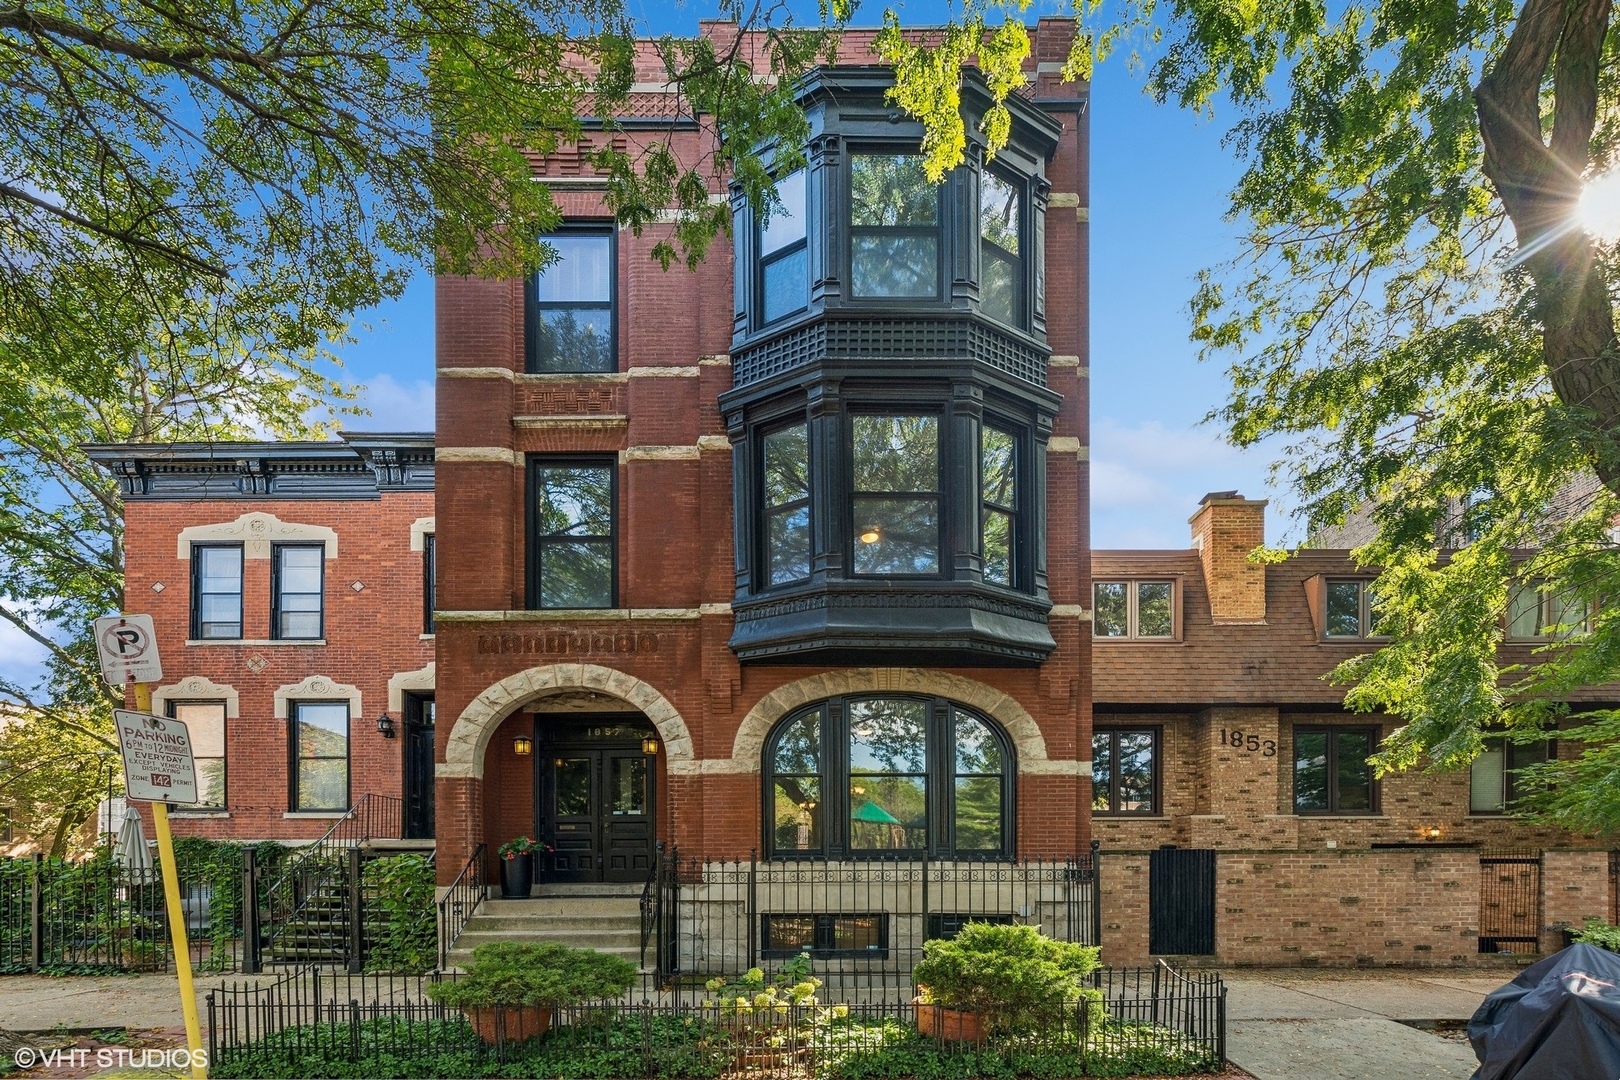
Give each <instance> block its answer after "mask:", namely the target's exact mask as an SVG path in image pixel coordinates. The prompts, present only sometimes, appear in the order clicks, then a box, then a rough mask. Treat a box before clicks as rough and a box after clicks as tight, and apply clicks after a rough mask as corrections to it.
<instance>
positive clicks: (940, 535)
mask: <svg viewBox="0 0 1620 1080" xmlns="http://www.w3.org/2000/svg"><path fill="white" fill-rule="evenodd" d="M859 417H879V418H885V419H899V418H910V417H931V418H932V419H933V421H934V490H933V491H931V492H930V491H862V490H857V489H856V487H855V484H856V480H855V421H856V419H857V418H859ZM842 426H843V440H842V443H841V448H842V451H843V454H842V456H843V461H842V462H841V465H842V470H841V471H842V475H843V477H844V479H845V483H844V485H843V492H842V500H841V501H842V502H843V507H842V510H843V512H844V513H845V514H846V515H848V521H849V528H848V530H847V531H846V533H845V535H844V542H843V548H844V557H845V559H846V560H847V561H846V562H845V563H844V566H845V567H846V571H845V576H846V577H847V578H848V579H849V580H851V581H941V580H945V579H947V578H948V577H950V575H951V566H950V553H949V552H948V551H947V550H946V538H947V537H948V535H949V533H950V529H949V519H948V518H947V517H946V515H947V514H948V513H949V511H950V504H949V503H948V502H947V496H948V494H949V489H948V484H947V481H946V478H947V476H948V475H949V473H950V469H949V458H950V455H951V448H950V445H949V444H950V434H949V427H950V417H949V414H948V413H947V412H946V410H945V409H944V408H943V407H942V406H941V405H939V404H934V405H931V406H930V405H903V404H899V403H895V404H893V405H890V404H887V403H885V402H882V401H860V402H856V403H854V405H853V407H851V408H849V409H846V410H844V414H843V425H842ZM975 495H977V493H975ZM863 498H864V499H874V500H876V499H887V500H891V501H900V500H909V501H913V502H922V501H924V500H927V499H930V498H931V499H933V501H934V533H935V537H934V562H935V567H936V568H935V570H934V572H933V573H932V574H928V573H922V574H863V573H861V572H860V571H859V570H857V569H856V568H855V560H856V554H857V552H858V551H859V545H860V543H861V539H860V534H859V533H858V532H857V531H856V530H857V529H859V528H860V527H861V526H860V522H859V515H858V514H857V512H856V509H855V506H856V501H857V500H858V499H863Z"/></svg>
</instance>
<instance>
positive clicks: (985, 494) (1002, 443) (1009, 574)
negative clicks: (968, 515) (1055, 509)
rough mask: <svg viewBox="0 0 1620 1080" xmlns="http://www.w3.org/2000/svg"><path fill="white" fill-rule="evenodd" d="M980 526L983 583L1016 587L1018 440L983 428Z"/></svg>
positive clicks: (980, 465)
mask: <svg viewBox="0 0 1620 1080" xmlns="http://www.w3.org/2000/svg"><path fill="white" fill-rule="evenodd" d="M979 494H980V499H981V502H982V506H981V518H980V525H981V528H982V531H983V540H982V542H981V545H980V546H981V550H982V553H983V557H984V580H986V581H988V582H991V583H992V584H995V585H1006V586H1009V587H1016V586H1017V583H1018V574H1017V569H1018V568H1017V565H1016V563H1015V562H1014V560H1015V558H1016V552H1017V547H1018V538H1019V529H1018V502H1019V500H1018V437H1017V436H1016V435H1014V434H1013V433H1012V432H1010V431H1003V430H1001V429H1000V428H996V427H991V426H989V425H986V426H985V428H984V430H983V432H981V433H980V435H979Z"/></svg>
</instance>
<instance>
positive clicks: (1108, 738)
mask: <svg viewBox="0 0 1620 1080" xmlns="http://www.w3.org/2000/svg"><path fill="white" fill-rule="evenodd" d="M1158 808H1159V729H1158V728H1097V729H1095V730H1094V731H1093V732H1092V734H1091V811H1092V813H1094V814H1152V813H1156V812H1157V811H1158Z"/></svg>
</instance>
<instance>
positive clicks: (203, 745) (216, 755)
mask: <svg viewBox="0 0 1620 1080" xmlns="http://www.w3.org/2000/svg"><path fill="white" fill-rule="evenodd" d="M169 715H170V716H172V717H174V718H175V719H176V720H179V721H180V722H181V723H183V724H185V725H186V733H187V734H188V735H189V736H190V737H191V756H192V758H193V759H194V760H195V761H196V769H197V802H196V808H197V809H199V810H205V809H214V810H219V809H224V807H225V703H224V702H223V701H171V702H169Z"/></svg>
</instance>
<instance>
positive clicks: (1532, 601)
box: [1508, 582, 1591, 639]
mask: <svg viewBox="0 0 1620 1080" xmlns="http://www.w3.org/2000/svg"><path fill="white" fill-rule="evenodd" d="M1590 620H1591V608H1590V606H1589V605H1588V604H1587V603H1586V601H1584V600H1581V599H1579V598H1577V597H1574V596H1571V595H1569V594H1568V593H1555V592H1553V591H1552V590H1551V589H1548V588H1546V587H1545V586H1543V585H1542V584H1541V583H1539V582H1532V583H1530V584H1526V585H1517V586H1514V588H1513V590H1512V592H1511V593H1510V594H1509V596H1508V637H1510V638H1519V639H1534V638H1560V637H1572V636H1574V635H1576V634H1581V633H1585V632H1586V631H1587V630H1588V629H1590Z"/></svg>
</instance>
